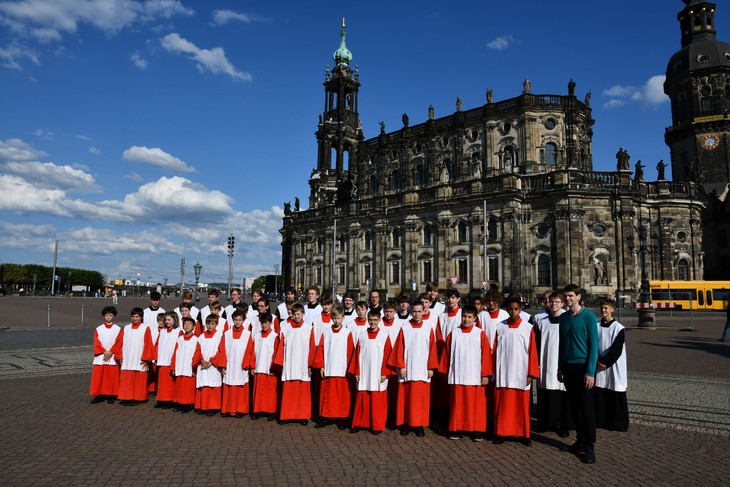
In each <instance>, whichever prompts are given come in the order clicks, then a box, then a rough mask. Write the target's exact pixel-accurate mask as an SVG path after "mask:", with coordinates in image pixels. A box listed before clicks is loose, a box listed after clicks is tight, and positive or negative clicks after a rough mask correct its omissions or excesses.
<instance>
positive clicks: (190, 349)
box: [172, 316, 198, 413]
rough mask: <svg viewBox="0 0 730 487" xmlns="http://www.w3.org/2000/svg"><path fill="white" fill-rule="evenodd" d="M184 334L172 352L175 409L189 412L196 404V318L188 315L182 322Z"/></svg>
mask: <svg viewBox="0 0 730 487" xmlns="http://www.w3.org/2000/svg"><path fill="white" fill-rule="evenodd" d="M182 329H183V334H182V335H180V336H179V337H178V338H177V343H176V344H175V351H174V352H173V354H172V366H173V374H174V375H175V386H174V387H175V399H174V400H175V407H174V408H173V411H175V412H181V413H189V412H190V411H192V409H193V405H194V404H195V390H196V387H195V379H196V378H195V368H194V367H193V356H195V350H196V349H197V348H198V337H197V336H196V335H195V320H194V319H193V318H192V317H190V316H186V317H185V318H183V322H182Z"/></svg>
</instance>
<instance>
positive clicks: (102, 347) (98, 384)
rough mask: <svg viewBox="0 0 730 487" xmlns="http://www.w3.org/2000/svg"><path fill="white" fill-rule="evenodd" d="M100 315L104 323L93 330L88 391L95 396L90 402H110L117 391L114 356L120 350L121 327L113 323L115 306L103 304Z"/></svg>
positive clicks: (117, 373)
mask: <svg viewBox="0 0 730 487" xmlns="http://www.w3.org/2000/svg"><path fill="white" fill-rule="evenodd" d="M101 315H102V316H103V317H104V323H103V324H101V325H99V326H97V327H96V330H94V361H93V364H94V366H93V368H92V369H91V388H90V390H89V393H90V394H91V395H92V396H95V397H94V398H93V399H92V400H91V404H97V403H100V402H102V401H104V400H106V402H108V403H109V404H112V403H114V399H116V397H117V393H118V392H119V364H118V363H117V361H116V360H115V357H118V356H119V355H120V354H121V351H122V333H121V331H122V329H121V328H120V327H119V326H118V325H116V324H115V323H114V318H115V317H116V316H117V308H115V307H114V306H104V309H102V310H101Z"/></svg>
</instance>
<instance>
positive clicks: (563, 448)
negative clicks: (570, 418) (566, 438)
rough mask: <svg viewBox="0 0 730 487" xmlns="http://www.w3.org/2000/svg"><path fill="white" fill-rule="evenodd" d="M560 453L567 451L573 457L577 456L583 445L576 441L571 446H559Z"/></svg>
mask: <svg viewBox="0 0 730 487" xmlns="http://www.w3.org/2000/svg"><path fill="white" fill-rule="evenodd" d="M560 451H567V452H569V453H572V454H573V455H577V454H578V453H581V452H582V451H583V445H582V444H581V443H579V442H578V441H577V440H576V441H575V443H573V444H572V445H563V446H561V447H560Z"/></svg>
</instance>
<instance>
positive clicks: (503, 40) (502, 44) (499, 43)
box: [487, 35, 517, 51]
mask: <svg viewBox="0 0 730 487" xmlns="http://www.w3.org/2000/svg"><path fill="white" fill-rule="evenodd" d="M516 41H517V39H515V38H514V37H512V36H511V35H506V36H501V37H497V38H496V39H494V40H491V41H489V42H487V47H488V48H489V49H494V50H495V51H502V50H504V49H507V48H508V47H509V46H510V44H514V43H515V42H516Z"/></svg>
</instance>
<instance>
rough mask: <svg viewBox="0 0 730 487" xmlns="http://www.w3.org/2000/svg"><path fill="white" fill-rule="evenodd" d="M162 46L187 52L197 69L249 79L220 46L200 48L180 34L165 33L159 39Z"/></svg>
mask: <svg viewBox="0 0 730 487" xmlns="http://www.w3.org/2000/svg"><path fill="white" fill-rule="evenodd" d="M161 43H162V47H164V48H165V49H167V50H168V51H169V52H172V53H182V54H187V55H188V57H189V58H190V59H191V60H193V61H195V63H196V66H197V68H198V71H200V72H201V73H202V72H205V71H209V72H210V73H212V74H215V75H218V74H227V75H228V76H230V77H231V78H233V79H234V80H242V81H251V75H250V74H249V73H246V72H245V71H239V70H237V69H236V68H235V66H233V64H232V63H231V62H230V61H229V60H228V58H227V57H226V52H225V50H224V49H223V48H222V47H214V48H212V49H201V48H199V47H198V46H196V45H195V44H193V43H192V42H190V41H188V40H186V39H183V38H182V37H180V34H177V33H172V34H167V35H166V36H165V37H163V38H162V39H161Z"/></svg>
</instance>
